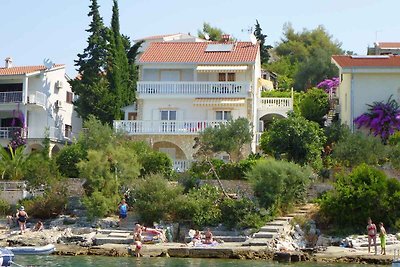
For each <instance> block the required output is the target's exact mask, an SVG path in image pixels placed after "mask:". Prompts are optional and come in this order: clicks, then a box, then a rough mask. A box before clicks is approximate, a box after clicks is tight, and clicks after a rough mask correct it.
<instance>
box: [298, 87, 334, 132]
mask: <svg viewBox="0 0 400 267" xmlns="http://www.w3.org/2000/svg"><path fill="white" fill-rule="evenodd" d="M328 111H329V97H328V94H327V93H326V92H325V91H324V90H322V89H317V88H312V89H310V90H308V91H307V93H306V94H305V96H304V98H303V100H302V101H301V102H300V112H301V115H302V116H303V117H304V118H306V119H307V120H310V121H314V122H316V123H318V124H319V125H320V126H323V125H324V122H325V119H324V116H325V115H326V114H327V113H328Z"/></svg>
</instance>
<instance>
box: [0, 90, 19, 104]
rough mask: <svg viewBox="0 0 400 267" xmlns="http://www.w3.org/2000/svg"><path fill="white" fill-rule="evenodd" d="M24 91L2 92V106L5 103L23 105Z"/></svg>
mask: <svg viewBox="0 0 400 267" xmlns="http://www.w3.org/2000/svg"><path fill="white" fill-rule="evenodd" d="M21 102H22V91H13V92H0V104H3V103H21Z"/></svg>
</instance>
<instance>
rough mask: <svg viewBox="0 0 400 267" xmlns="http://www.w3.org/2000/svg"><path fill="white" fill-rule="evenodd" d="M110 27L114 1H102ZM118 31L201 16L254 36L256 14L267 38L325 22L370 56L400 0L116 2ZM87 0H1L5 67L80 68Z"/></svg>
mask: <svg viewBox="0 0 400 267" xmlns="http://www.w3.org/2000/svg"><path fill="white" fill-rule="evenodd" d="M98 3H99V5H100V12H101V15H102V16H103V19H104V23H105V25H107V26H108V25H110V19H111V9H112V0H98ZM118 3H119V9H120V24H121V33H123V34H125V35H127V36H129V37H130V38H131V40H134V39H138V38H141V37H145V36H151V35H159V34H172V33H179V32H181V33H191V34H192V35H196V34H197V31H198V30H199V29H201V28H202V25H203V22H208V23H210V24H211V25H212V26H215V27H218V28H221V29H222V30H223V31H224V32H226V33H229V34H231V35H232V36H234V37H235V38H237V39H238V40H242V41H249V40H250V38H249V34H248V29H249V28H251V27H253V29H254V24H255V21H256V19H258V21H259V23H260V25H261V28H262V30H263V33H264V34H267V35H268V37H267V40H266V43H267V44H271V45H273V46H274V45H275V44H276V43H277V42H279V41H280V39H281V38H282V31H283V25H284V24H285V23H288V22H290V23H291V24H292V26H293V28H294V29H295V30H296V31H301V30H303V29H309V30H311V29H314V28H316V27H317V26H318V25H323V26H324V27H325V28H326V30H327V31H328V32H329V34H330V35H332V38H333V39H334V40H338V41H339V42H341V43H342V49H344V50H351V51H354V52H355V53H357V54H360V55H362V54H366V51H367V47H368V46H372V45H373V44H374V42H376V41H386V42H389V41H392V42H396V41H397V42H399V41H400V22H399V19H398V18H399V16H398V12H399V8H400V1H399V0H274V1H272V0H247V1H244V0H197V1H193V0H119V2H118ZM89 4H90V1H89V0H38V1H32V0H19V1H15V0H0V10H1V11H2V12H1V16H0V18H1V21H2V25H1V26H0V67H3V66H4V59H5V58H6V57H9V56H11V57H12V58H13V62H14V63H13V64H14V66H21V65H41V64H43V60H44V59H45V58H49V59H51V60H52V61H53V62H54V63H63V64H66V66H67V73H68V74H69V75H70V76H74V75H75V74H76V71H75V67H74V60H75V59H77V54H78V53H82V51H83V49H84V48H85V47H86V45H87V43H86V41H87V37H88V33H87V32H86V31H85V30H86V29H87V28H88V25H89V23H90V18H89V17H88V16H87V13H88V12H89V7H88V6H89Z"/></svg>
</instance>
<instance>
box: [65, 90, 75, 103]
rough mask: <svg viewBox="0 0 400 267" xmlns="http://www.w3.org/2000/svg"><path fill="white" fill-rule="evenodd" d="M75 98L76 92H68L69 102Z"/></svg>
mask: <svg viewBox="0 0 400 267" xmlns="http://www.w3.org/2000/svg"><path fill="white" fill-rule="evenodd" d="M73 98H74V94H73V93H72V92H67V101H66V102H67V103H68V104H72V101H73Z"/></svg>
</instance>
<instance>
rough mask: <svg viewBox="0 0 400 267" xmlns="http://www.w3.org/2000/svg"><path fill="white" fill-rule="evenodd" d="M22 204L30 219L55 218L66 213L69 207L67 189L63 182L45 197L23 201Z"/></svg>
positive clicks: (54, 185) (55, 185) (48, 190)
mask: <svg viewBox="0 0 400 267" xmlns="http://www.w3.org/2000/svg"><path fill="white" fill-rule="evenodd" d="M20 204H21V205H23V206H24V207H25V210H26V212H27V213H28V215H29V216H30V217H33V218H38V219H49V218H55V217H57V216H58V215H60V214H62V213H63V212H64V210H65V207H66V205H67V196H66V188H65V187H64V184H63V183H62V182H59V183H57V184H53V185H52V186H51V187H50V188H49V189H47V190H46V192H45V193H44V195H43V196H39V197H35V198H31V199H24V200H21V201H20Z"/></svg>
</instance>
